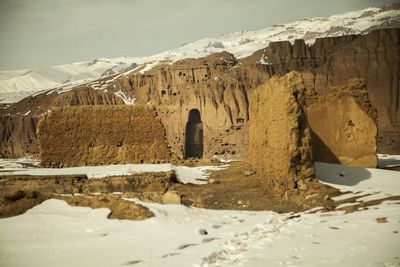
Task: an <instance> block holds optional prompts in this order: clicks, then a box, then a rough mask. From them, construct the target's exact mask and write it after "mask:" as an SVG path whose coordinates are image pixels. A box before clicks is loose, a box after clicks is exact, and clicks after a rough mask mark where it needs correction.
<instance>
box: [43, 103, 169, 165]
mask: <svg viewBox="0 0 400 267" xmlns="http://www.w3.org/2000/svg"><path fill="white" fill-rule="evenodd" d="M37 136H38V143H39V148H40V158H41V161H42V165H44V166H48V167H50V166H51V167H63V166H80V165H103V164H117V163H144V162H145V163H153V162H160V161H167V160H169V157H170V154H169V151H168V148H167V143H166V141H165V130H164V128H163V127H162V125H161V123H160V120H159V119H158V118H157V117H156V112H155V110H154V108H152V107H151V106H142V105H137V106H76V107H61V108H56V109H54V110H53V111H51V112H50V113H48V114H47V115H46V116H45V118H44V119H42V120H41V121H40V122H39V125H38V131H37Z"/></svg>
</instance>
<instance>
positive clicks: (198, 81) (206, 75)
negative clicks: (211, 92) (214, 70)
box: [178, 71, 208, 83]
mask: <svg viewBox="0 0 400 267" xmlns="http://www.w3.org/2000/svg"><path fill="white" fill-rule="evenodd" d="M178 76H179V77H186V73H184V72H182V71H180V72H179V73H178ZM191 78H192V77H191V76H187V78H186V79H185V81H186V82H189V81H190V79H191ZM207 78H208V74H204V78H202V79H201V81H202V82H205V81H207ZM196 82H197V83H200V80H199V79H197V80H196Z"/></svg>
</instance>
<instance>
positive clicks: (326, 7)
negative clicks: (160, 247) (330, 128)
mask: <svg viewBox="0 0 400 267" xmlns="http://www.w3.org/2000/svg"><path fill="white" fill-rule="evenodd" d="M393 1H394V0H388V1H385V0H331V1H326V0H0V70H5V69H23V68H30V67H42V66H49V65H56V64H64V63H71V62H74V61H82V60H93V59H95V58H98V57H116V56H125V55H126V56H145V55H151V54H154V53H157V52H161V51H164V50H167V49H171V48H174V47H178V46H180V45H181V44H183V43H187V42H190V41H194V40H197V39H200V38H203V37H207V36H216V35H220V34H223V33H228V32H233V31H239V30H256V29H260V28H264V27H266V26H269V25H271V24H277V23H284V22H291V21H295V20H298V19H303V18H307V17H315V16H327V15H332V14H337V13H342V12H345V11H350V10H358V9H362V8H366V7H369V6H376V7H381V6H383V5H384V4H387V3H390V2H393Z"/></svg>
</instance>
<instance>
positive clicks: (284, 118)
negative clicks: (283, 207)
mask: <svg viewBox="0 0 400 267" xmlns="http://www.w3.org/2000/svg"><path fill="white" fill-rule="evenodd" d="M305 97H306V96H305V87H304V84H303V80H302V78H301V75H300V74H299V73H296V72H292V73H289V74H287V75H286V76H283V77H281V78H277V77H274V78H272V79H270V80H269V81H268V82H266V83H265V84H264V85H261V86H259V87H257V88H256V89H254V90H253V92H252V93H251V95H250V103H251V105H250V130H249V152H248V157H247V161H248V163H249V164H251V165H253V166H254V168H255V169H256V170H257V173H258V174H261V175H263V176H265V181H266V183H269V184H270V185H272V186H273V187H278V188H283V189H288V188H289V189H290V188H297V187H299V188H300V189H302V187H303V188H304V186H305V185H304V184H305V180H307V179H308V180H310V179H312V178H313V177H314V165H313V162H312V157H311V147H310V138H311V136H310V129H309V127H308V125H307V121H306V114H305V112H304V111H303V105H304V103H305Z"/></svg>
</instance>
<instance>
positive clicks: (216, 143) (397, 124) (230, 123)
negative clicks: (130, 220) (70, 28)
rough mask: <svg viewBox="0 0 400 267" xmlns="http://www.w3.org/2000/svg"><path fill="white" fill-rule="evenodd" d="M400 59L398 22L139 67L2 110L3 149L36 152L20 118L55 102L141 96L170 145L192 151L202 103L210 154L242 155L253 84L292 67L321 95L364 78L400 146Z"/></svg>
mask: <svg viewBox="0 0 400 267" xmlns="http://www.w3.org/2000/svg"><path fill="white" fill-rule="evenodd" d="M399 64H400V29H398V28H394V29H384V30H376V31H373V32H371V33H369V34H367V35H350V36H343V37H334V38H323V39H317V41H316V43H315V44H314V45H311V46H308V45H306V44H305V43H304V41H302V40H296V41H295V42H294V44H293V45H292V44H290V43H289V42H277V43H271V44H270V45H269V46H268V47H267V48H265V49H263V50H259V51H257V52H255V53H254V54H253V55H251V56H249V57H247V58H245V59H242V60H236V59H235V58H234V57H233V56H232V55H231V54H228V53H218V54H213V55H210V56H208V57H205V58H200V59H186V60H181V61H178V62H175V63H173V64H172V65H170V64H161V65H158V66H156V67H155V68H153V69H152V70H150V71H147V72H144V74H141V73H140V70H137V71H133V72H131V73H129V74H127V75H125V76H124V75H122V76H120V77H117V76H110V77H106V78H102V79H100V80H99V81H98V82H96V86H94V83H89V84H85V85H82V86H78V87H76V88H73V89H71V90H61V91H57V90H55V91H50V92H45V93H42V94H39V95H36V96H33V97H29V98H26V99H24V100H22V101H20V102H18V103H16V104H14V105H11V106H10V107H8V108H6V109H3V110H1V114H2V119H1V123H2V127H1V128H2V131H1V134H0V139H1V142H0V150H1V151H0V154H1V155H2V156H20V155H23V154H25V153H33V152H35V151H34V150H35V149H34V148H35V147H36V138H35V132H36V125H34V124H27V123H21V120H24V121H30V120H31V118H33V120H37V119H38V118H40V117H42V116H44V114H45V113H46V112H47V111H48V110H49V109H52V108H53V107H54V106H67V105H70V106H72V105H87V104H90V105H92V104H93V105H95V104H106V105H107V104H111V105H114V104H117V105H119V104H124V103H126V101H127V100H133V99H135V100H134V101H135V103H137V104H148V103H150V104H152V105H154V107H155V108H156V110H157V114H158V116H159V117H160V119H161V122H162V124H163V126H164V127H165V131H166V139H167V142H168V145H169V146H170V151H171V153H173V154H175V155H177V156H178V157H183V156H184V154H185V151H184V149H185V147H184V144H185V129H186V124H187V122H188V117H189V113H190V111H191V110H198V111H199V114H200V117H201V122H202V130H203V140H202V142H203V144H204V150H203V152H202V153H203V156H204V157H210V156H212V155H215V154H222V153H231V154H241V155H243V154H245V152H246V151H247V147H248V122H249V100H248V94H249V92H250V91H251V90H252V89H253V88H255V87H257V86H259V85H261V84H263V83H265V82H266V81H268V80H269V79H270V78H271V77H272V76H274V75H276V76H283V75H285V74H286V73H288V72H290V71H298V72H300V73H301V76H302V78H303V82H304V84H305V87H306V88H311V89H313V90H314V91H315V92H317V94H318V95H320V96H324V95H327V94H328V93H329V91H330V90H331V89H330V88H333V87H335V86H340V85H344V84H345V83H346V82H347V81H348V80H349V79H353V78H361V79H363V80H364V81H365V85H366V89H367V91H368V94H369V97H370V101H371V104H372V105H373V106H375V107H376V109H377V111H378V114H379V121H378V123H379V127H378V151H379V152H382V153H392V154H398V153H400V135H399V134H398V133H399V132H400V88H399V70H400V67H399ZM99 85H101V86H99ZM99 88H101V89H99ZM250 104H251V103H250ZM28 112H29V113H28ZM17 113H19V115H16V114H17ZM27 113H28V114H27ZM22 114H27V115H26V116H23V115H22ZM28 139H30V140H31V141H29V140H28ZM11 141H12V142H11ZM27 144H30V145H29V147H28V146H27ZM36 152H37V151H36Z"/></svg>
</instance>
